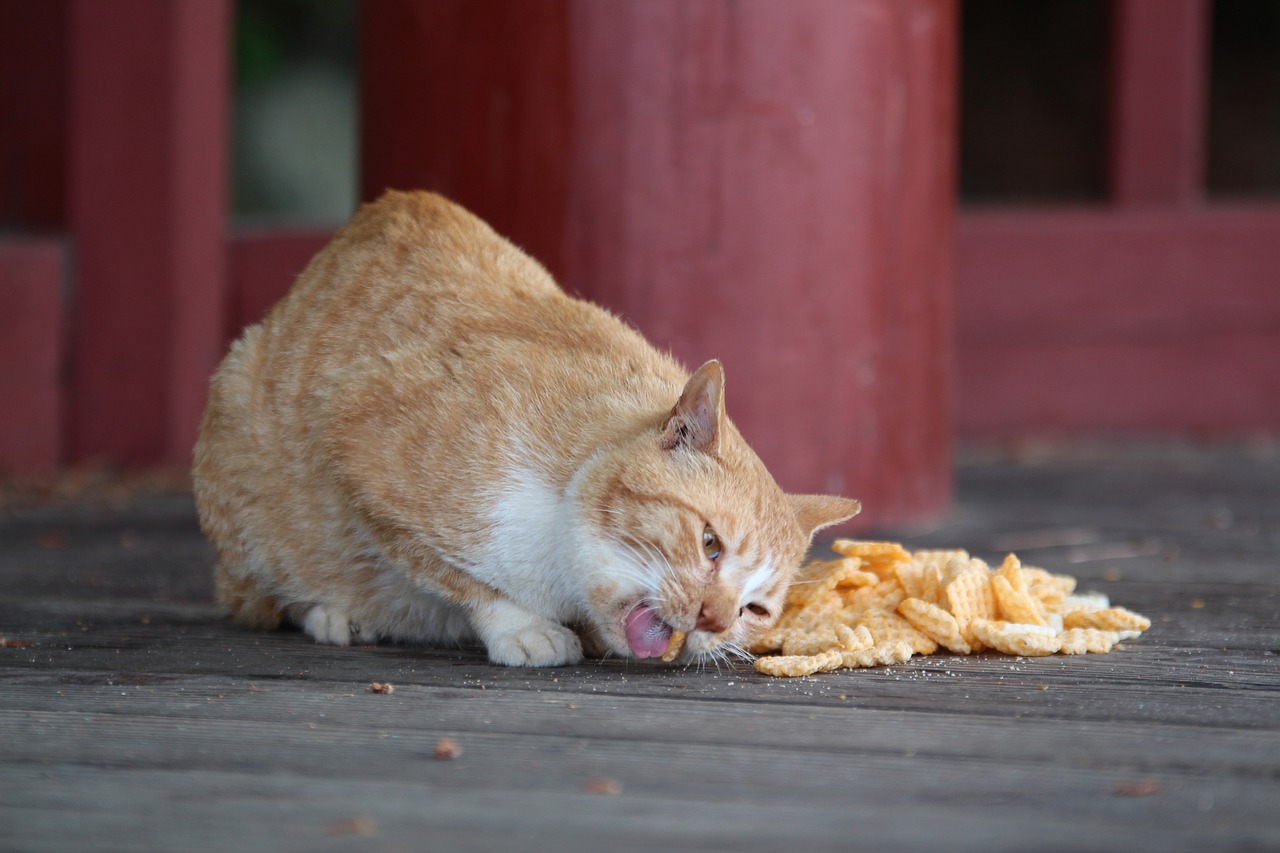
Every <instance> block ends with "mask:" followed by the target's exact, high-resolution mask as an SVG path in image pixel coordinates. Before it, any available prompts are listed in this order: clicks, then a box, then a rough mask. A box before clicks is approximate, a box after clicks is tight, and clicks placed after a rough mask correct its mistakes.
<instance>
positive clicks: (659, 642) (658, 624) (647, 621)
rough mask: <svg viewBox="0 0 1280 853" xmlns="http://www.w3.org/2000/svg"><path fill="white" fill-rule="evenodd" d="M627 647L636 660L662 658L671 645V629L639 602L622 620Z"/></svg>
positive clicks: (652, 610) (656, 613)
mask: <svg viewBox="0 0 1280 853" xmlns="http://www.w3.org/2000/svg"><path fill="white" fill-rule="evenodd" d="M622 625H623V628H624V629H625V631H626V635H627V645H628V646H630V647H631V652H632V653H633V654H634V655H635V656H636V657H638V658H657V657H662V656H663V655H664V654H666V652H667V648H668V647H669V646H670V645H671V632H672V630H674V629H672V627H671V626H670V625H668V624H667V623H666V622H663V621H662V617H660V616H659V615H658V611H656V610H654V609H653V608H652V607H650V606H649V605H647V604H645V603H644V602H641V603H639V604H637V605H636V606H635V607H633V608H631V610H629V611H628V612H627V615H626V617H625V618H624V619H623V620H622Z"/></svg>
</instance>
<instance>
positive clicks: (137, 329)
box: [69, 0, 231, 464]
mask: <svg viewBox="0 0 1280 853" xmlns="http://www.w3.org/2000/svg"><path fill="white" fill-rule="evenodd" d="M230 9H231V4H230V2H229V0H114V2H109V3H104V2H101V0H74V2H73V4H72V7H71V43H70V49H71V56H72V61H71V72H70V151H69V159H70V180H69V192H70V219H71V230H72V234H73V236H74V238H75V252H76V260H75V266H76V289H75V294H74V314H73V328H72V335H73V338H72V340H73V349H72V352H71V397H70V414H71V419H70V425H71V434H70V436H69V442H70V453H71V456H72V458H73V459H86V458H93V457H106V458H110V459H112V460H114V461H118V462H124V463H153V462H161V461H162V462H168V463H173V464H185V463H186V461H187V460H188V459H189V456H190V452H191V446H192V443H193V442H194V440H195V435H196V427H197V424H198V421H199V417H200V413H201V411H202V410H203V407H204V400H205V397H206V393H207V383H208V377H209V375H210V373H211V372H212V371H213V369H214V367H215V366H216V364H217V361H218V358H219V356H220V354H221V350H222V346H223V328H224V322H223V319H222V315H223V312H224V299H223V290H224V287H225V280H224V279H225V276H224V232H225V225H224V221H225V217H226V204H225V196H226V189H225V185H226V170H225V155H224V151H225V147H226V144H225V135H226V120H227V92H228V82H229V81H228V62H229V60H228V53H229V42H228V37H227V36H228V26H229V23H230Z"/></svg>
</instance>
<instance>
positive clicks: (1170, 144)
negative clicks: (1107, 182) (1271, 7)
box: [1111, 0, 1209, 204]
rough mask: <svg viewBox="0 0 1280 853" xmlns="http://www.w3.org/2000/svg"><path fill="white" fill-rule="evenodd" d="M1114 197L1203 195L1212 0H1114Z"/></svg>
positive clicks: (1173, 199)
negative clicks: (1210, 0) (1209, 0)
mask: <svg viewBox="0 0 1280 853" xmlns="http://www.w3.org/2000/svg"><path fill="white" fill-rule="evenodd" d="M1114 9H1115V26H1114V29H1113V37H1114V44H1113V48H1112V65H1113V69H1112V74H1113V87H1114V88H1113V92H1114V95H1113V102H1112V115H1111V119H1112V138H1111V146H1112V151H1111V172H1112V174H1111V183H1112V195H1113V197H1114V198H1115V200H1116V201H1118V202H1121V203H1123V204H1182V203H1188V202H1194V201H1197V200H1199V199H1200V198H1202V197H1203V195H1204V156H1205V155H1204V151H1205V99H1206V91H1207V85H1208V67H1209V38H1208V34H1209V11H1208V9H1209V4H1208V2H1207V0H1116V3H1115V5H1114Z"/></svg>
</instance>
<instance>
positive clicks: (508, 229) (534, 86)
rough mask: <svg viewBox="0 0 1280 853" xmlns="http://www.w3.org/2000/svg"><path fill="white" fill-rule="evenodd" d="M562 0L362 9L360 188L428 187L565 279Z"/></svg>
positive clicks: (408, 0)
mask: <svg viewBox="0 0 1280 853" xmlns="http://www.w3.org/2000/svg"><path fill="white" fill-rule="evenodd" d="M567 6H568V4H567V0H425V2H424V0H375V2H364V3H362V4H361V7H360V40H361V51H360V84H361V85H360V110H361V137H360V146H361V149H360V183H361V193H362V195H363V197H364V199H365V200H372V199H374V198H376V197H378V196H379V195H381V194H382V191H383V190H385V189H387V188H393V189H414V188H430V189H433V190H435V191H436V192H440V193H444V194H445V195H447V196H449V197H450V198H453V199H455V200H457V201H458V202H459V203H461V204H464V205H466V206H467V207H468V208H469V209H470V210H472V211H474V212H475V213H476V214H477V215H478V216H480V217H482V218H483V219H485V220H486V221H488V222H489V224H490V225H492V226H493V227H494V228H495V229H496V230H497V231H498V233H500V234H502V235H503V236H505V237H507V238H509V239H511V240H512V241H513V242H515V243H516V244H517V245H519V246H520V247H521V248H523V249H525V250H526V251H528V252H529V253H530V254H532V255H533V256H534V257H536V258H537V259H538V260H539V261H541V262H542V263H543V264H544V265H546V266H547V268H548V269H550V270H551V271H552V273H554V274H556V275H560V274H562V273H563V271H564V270H563V261H562V252H563V242H564V234H563V225H564V216H563V214H564V207H565V204H566V194H567V192H568V183H567V177H566V176H567V173H568V169H569V164H570V152H569V127H570V116H569V109H570V107H571V104H570V102H569V99H568V92H569V88H570V80H569V53H568V49H569V47H568V45H569V31H568V27H567V22H568V17H567V15H568V12H567Z"/></svg>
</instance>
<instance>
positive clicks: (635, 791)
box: [0, 446, 1280, 853]
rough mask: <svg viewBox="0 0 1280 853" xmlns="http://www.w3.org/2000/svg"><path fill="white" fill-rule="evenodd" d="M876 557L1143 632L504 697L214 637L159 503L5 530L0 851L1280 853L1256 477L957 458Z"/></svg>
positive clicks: (465, 656) (444, 655) (1093, 461)
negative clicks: (1020, 579) (1096, 596)
mask: <svg viewBox="0 0 1280 853" xmlns="http://www.w3.org/2000/svg"><path fill="white" fill-rule="evenodd" d="M885 533H888V534H892V535H893V536H895V537H902V536H907V537H909V538H908V542H909V543H910V544H918V545H921V546H964V547H968V548H969V549H970V550H972V551H973V552H974V553H976V554H978V555H982V556H988V557H998V556H1000V554H1001V553H1002V552H1004V551H1005V550H1007V549H1010V548H1015V549H1017V550H1018V551H1019V553H1020V554H1021V555H1022V556H1023V557H1024V559H1025V560H1026V561H1028V562H1031V563H1034V564H1038V565H1043V566H1046V567H1048V568H1051V569H1054V570H1057V571H1064V572H1068V573H1070V574H1074V575H1076V576H1077V577H1079V578H1080V579H1081V581H1082V586H1083V587H1085V588H1095V589H1100V590H1103V591H1105V592H1107V593H1109V594H1110V595H1111V596H1112V599H1113V600H1114V601H1116V602H1118V603H1121V604H1124V605H1127V606H1129V607H1131V608H1133V609H1135V610H1138V611H1139V612H1142V613H1145V614H1147V615H1149V616H1151V617H1152V620H1153V622H1154V625H1153V627H1152V629H1151V630H1150V631H1149V632H1148V633H1147V635H1145V636H1144V637H1143V638H1141V639H1140V640H1138V641H1134V642H1130V643H1127V644H1126V647H1125V648H1124V649H1122V650H1121V651H1118V652H1115V653H1112V654H1110V655H1105V656H1092V655H1091V656H1087V657H1073V658H1061V657H1055V658H1042V659H1017V658H1006V657H1000V656H977V657H972V658H963V657H954V656H936V657H931V658H925V659H915V660H913V661H911V662H910V663H908V664H905V665H900V666H894V667H890V668H884V669H876V670H867V671H859V672H838V673H830V674H826V675H821V676H814V677H811V678H806V679H799V680H773V679H769V678H765V677H763V676H759V675H757V674H756V673H755V672H754V671H753V670H750V669H748V668H743V669H733V670H727V669H722V670H719V671H716V670H714V669H712V670H710V671H701V672H700V671H696V670H682V669H672V668H668V667H666V666H660V665H651V664H639V663H630V664H628V663H622V662H605V663H590V664H587V665H584V666H579V667H571V668H566V669H560V670H538V671H520V670H509V669H499V668H494V667H490V666H488V665H486V663H485V661H484V659H483V656H482V655H481V654H479V653H476V652H437V651H430V650H420V649H408V648H397V647H390V646H380V647H369V648H353V649H349V650H345V651H339V650H335V649H332V648H327V647H318V646H316V645H313V644H312V643H310V642H309V641H307V640H306V639H305V638H304V637H302V636H301V635H299V634H296V633H289V632H280V633H275V634H256V633H250V632H247V631H244V630H240V629H238V628H236V627H233V626H231V625H229V624H227V623H226V622H224V621H223V619H222V618H221V616H220V615H219V613H218V611H217V610H216V609H215V608H214V607H213V606H212V605H211V603H210V581H209V567H210V553H209V550H208V548H207V547H206V545H205V544H204V543H203V542H202V541H201V539H200V537H199V534H198V531H197V529H196V524H195V520H194V514H193V511H192V508H191V505H190V501H189V500H188V499H185V498H181V497H179V498H173V497H170V498H154V497H153V498H144V499H139V500H136V501H133V502H131V503H130V504H129V505H128V506H127V507H125V508H123V509H118V510H104V509H102V508H97V509H95V508H92V507H87V506H83V505H79V506H71V507H63V508H60V509H51V508H44V509H29V510H23V511H20V512H19V511H11V512H9V513H8V514H6V515H5V516H4V517H3V518H0V636H2V637H4V638H5V644H4V647H3V648H0V790H2V791H3V797H2V798H0V849H4V850H49V851H70V850H124V849H138V850H162V851H177V850H184V851H186V850H235V851H247V850H254V851H256V850H306V851H320V850H330V849H332V850H340V849H360V850H366V849H367V850H405V851H417V850H608V851H623V850H642V849H643V850H647V851H661V850H703V849H718V850H846V849H847V850H854V849H857V850H869V851H884V850H936V849H945V850H958V851H963V850H981V851H997V850H1009V851H1025V850H1053V851H1059V850H1160V851H1165V852H1166V853H1167V851H1180V850H1188V851H1191V850H1195V851H1201V850H1277V849H1280V701H1278V700H1280V671H1278V670H1277V660H1278V659H1280V657H1278V656H1280V568H1278V567H1277V560H1278V557H1277V555H1278V554H1280V452H1277V450H1276V449H1275V448H1274V447H1273V446H1257V447H1253V448H1243V447H1236V448H1225V449H1224V448H1216V449H1209V450H1204V449H1191V448H1187V447H1174V448H1168V447H1164V448H1160V447H1150V446H1146V447H1129V448H1125V449H1123V450H1120V451H1117V450H1114V449H1105V448H1104V449H1094V450H1076V451H1072V452H1055V453H1051V454H1046V455H1041V456H1036V455H1034V454H1032V455H1031V456H1029V457H1026V456H1024V458H1022V459H1020V460H1013V459H1009V458H1002V457H996V456H991V457H980V456H976V455H975V456H973V457H972V458H970V459H968V460H966V461H964V462H963V463H962V464H961V466H960V469H959V495H958V503H957V506H956V508H955V512H954V514H953V516H952V517H951V518H950V519H949V520H948V521H946V522H945V523H943V524H941V525H939V526H936V527H933V528H930V529H928V530H916V531H885ZM373 681H380V682H391V683H392V684H394V686H395V692H394V693H393V694H391V695H377V694H374V693H371V692H369V691H368V685H369V684H370V682H373ZM442 737H448V738H451V739H452V740H453V741H455V742H456V743H457V744H458V745H459V747H460V748H461V750H462V752H461V755H460V756H458V757H457V758H455V759H454V760H449V761H443V760H438V759H436V758H435V757H434V752H435V748H436V745H437V742H438V741H439V739H440V738H442Z"/></svg>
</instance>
